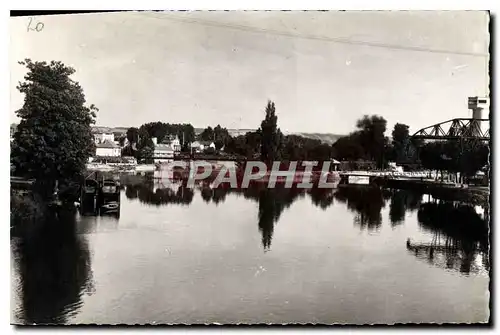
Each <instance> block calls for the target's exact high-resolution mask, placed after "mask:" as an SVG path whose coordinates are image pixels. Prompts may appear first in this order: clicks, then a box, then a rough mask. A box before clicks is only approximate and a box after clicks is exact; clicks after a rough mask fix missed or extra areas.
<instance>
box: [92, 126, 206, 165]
mask: <svg viewBox="0 0 500 335" xmlns="http://www.w3.org/2000/svg"><path fill="white" fill-rule="evenodd" d="M119 138H120V135H118V136H117V134H116V133H112V132H102V131H94V142H95V145H96V152H95V156H96V157H103V158H104V157H120V156H121V155H122V150H123V149H124V148H125V147H127V146H131V147H132V148H133V149H135V143H132V144H130V143H128V140H127V139H126V137H125V139H124V140H123V141H120V140H119ZM152 141H153V145H154V153H153V159H154V162H155V163H161V162H163V161H169V160H172V159H173V158H174V155H175V154H176V153H179V152H180V151H181V148H182V144H181V141H180V140H179V137H178V136H177V135H169V136H166V137H165V139H163V141H162V142H161V143H158V140H157V138H156V137H153V138H152ZM189 146H190V148H191V150H192V151H193V152H203V151H205V150H206V149H208V148H212V149H215V143H214V142H213V141H194V142H192V143H190V144H189Z"/></svg>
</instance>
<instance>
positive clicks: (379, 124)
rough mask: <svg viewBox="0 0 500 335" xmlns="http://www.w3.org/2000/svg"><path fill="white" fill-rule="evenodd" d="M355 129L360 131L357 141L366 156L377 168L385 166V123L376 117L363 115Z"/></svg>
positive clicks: (379, 117)
mask: <svg viewBox="0 0 500 335" xmlns="http://www.w3.org/2000/svg"><path fill="white" fill-rule="evenodd" d="M356 127H357V128H358V129H359V131H360V135H359V140H360V144H361V146H362V147H363V148H364V149H365V153H366V154H367V156H368V157H369V158H370V159H371V160H374V161H375V162H376V163H377V166H378V167H379V168H381V167H383V166H384V164H385V158H384V153H385V148H386V138H385V136H384V134H385V131H386V128H387V121H386V120H385V119H384V118H383V117H381V116H378V115H372V116H368V115H365V116H364V117H363V118H362V119H360V120H358V121H357V123H356Z"/></svg>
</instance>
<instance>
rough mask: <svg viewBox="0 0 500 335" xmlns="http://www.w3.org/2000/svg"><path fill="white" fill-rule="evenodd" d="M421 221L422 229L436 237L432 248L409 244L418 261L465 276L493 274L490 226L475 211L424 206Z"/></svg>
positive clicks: (460, 206)
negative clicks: (481, 271) (487, 272)
mask: <svg viewBox="0 0 500 335" xmlns="http://www.w3.org/2000/svg"><path fill="white" fill-rule="evenodd" d="M418 221H419V224H420V226H421V227H422V228H424V229H426V230H428V231H431V232H432V233H433V238H432V241H431V242H430V243H428V244H416V243H412V242H410V241H408V243H407V248H408V250H409V251H410V252H412V253H414V254H415V255H416V256H417V257H418V258H421V259H426V260H427V261H428V262H429V263H430V264H433V265H437V266H440V267H443V268H446V269H455V270H458V271H460V272H461V273H463V274H469V273H471V272H472V273H475V272H478V271H480V270H481V269H486V271H488V270H489V258H488V257H489V256H488V254H489V253H488V243H489V241H488V222H487V221H486V220H485V219H483V218H482V217H481V216H480V215H479V214H478V213H477V212H476V210H475V208H474V207H472V206H470V205H464V204H456V203H455V204H454V203H452V202H434V203H431V202H429V203H425V204H423V205H421V207H420V209H419V211H418ZM479 258H481V260H480V262H479V261H478V259H479Z"/></svg>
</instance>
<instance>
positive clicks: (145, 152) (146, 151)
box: [136, 126, 154, 163]
mask: <svg viewBox="0 0 500 335" xmlns="http://www.w3.org/2000/svg"><path fill="white" fill-rule="evenodd" d="M153 154H154V143H153V140H152V139H151V137H150V135H149V133H148V132H147V130H146V129H145V128H143V127H142V126H141V128H140V129H139V142H138V143H137V153H136V158H137V160H138V161H143V162H145V163H151V162H152V161H153Z"/></svg>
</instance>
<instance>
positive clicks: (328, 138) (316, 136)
mask: <svg viewBox="0 0 500 335" xmlns="http://www.w3.org/2000/svg"><path fill="white" fill-rule="evenodd" d="M285 135H297V136H302V137H305V138H310V139H313V140H320V141H321V142H323V143H326V144H330V145H331V144H333V143H335V142H337V140H338V139H339V138H341V137H343V136H345V135H338V134H330V133H287V134H285Z"/></svg>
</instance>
